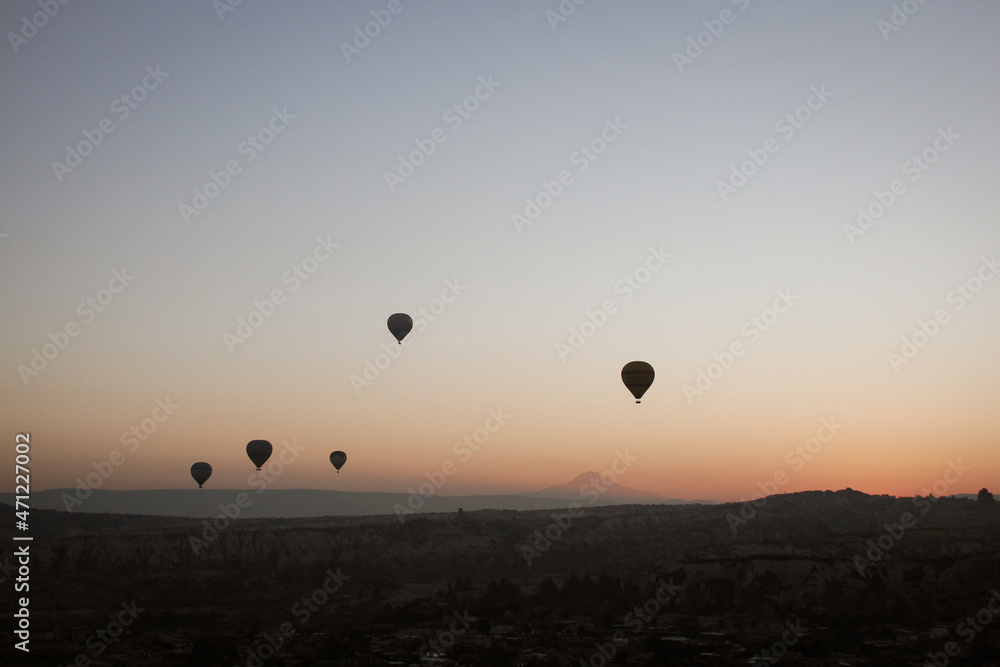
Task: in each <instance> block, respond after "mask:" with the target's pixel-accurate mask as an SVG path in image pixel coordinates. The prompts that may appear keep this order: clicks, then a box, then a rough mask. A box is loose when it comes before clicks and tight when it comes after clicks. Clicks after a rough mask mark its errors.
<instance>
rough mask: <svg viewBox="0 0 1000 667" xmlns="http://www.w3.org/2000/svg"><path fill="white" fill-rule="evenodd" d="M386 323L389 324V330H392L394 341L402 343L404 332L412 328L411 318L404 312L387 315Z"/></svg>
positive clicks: (408, 331)
mask: <svg viewBox="0 0 1000 667" xmlns="http://www.w3.org/2000/svg"><path fill="white" fill-rule="evenodd" d="M386 324H388V325H389V331H391V332H392V335H393V336H395V337H396V342H398V343H399V344H400V345H402V344H403V339H404V338H406V334H408V333H410V329H412V328H413V318H412V317H410V316H409V315H407V314H406V313H394V314H392V315H390V316H389V320H388V321H387V322H386Z"/></svg>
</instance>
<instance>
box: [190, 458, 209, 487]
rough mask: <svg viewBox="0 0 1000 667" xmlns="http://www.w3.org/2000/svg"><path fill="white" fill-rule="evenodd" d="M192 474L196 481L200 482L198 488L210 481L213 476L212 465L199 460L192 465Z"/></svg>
mask: <svg viewBox="0 0 1000 667" xmlns="http://www.w3.org/2000/svg"><path fill="white" fill-rule="evenodd" d="M191 476H192V477H194V481H196V482H198V488H199V489H200V488H201V485H202V484H204V483H205V482H207V481H208V478H209V477H211V476H212V466H210V465H208V464H207V463H205V462H204V461H198V462H197V463H195V464H194V465H193V466H191Z"/></svg>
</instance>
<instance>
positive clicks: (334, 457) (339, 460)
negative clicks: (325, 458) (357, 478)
mask: <svg viewBox="0 0 1000 667" xmlns="http://www.w3.org/2000/svg"><path fill="white" fill-rule="evenodd" d="M330 463H332V464H333V467H334V468H336V469H337V472H340V469H341V468H342V467H343V466H344V464H345V463H347V454H345V453H344V452H333V453H332V454H330Z"/></svg>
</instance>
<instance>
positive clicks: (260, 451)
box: [247, 440, 274, 470]
mask: <svg viewBox="0 0 1000 667" xmlns="http://www.w3.org/2000/svg"><path fill="white" fill-rule="evenodd" d="M273 449H274V448H273V447H271V443H269V442H268V441H267V440H251V441H250V442H248V443H247V456H249V457H250V460H251V461H253V464H254V465H255V466H257V470H260V467H261V466H262V465H264V464H265V463H267V460H268V459H269V458H271V451H272V450H273Z"/></svg>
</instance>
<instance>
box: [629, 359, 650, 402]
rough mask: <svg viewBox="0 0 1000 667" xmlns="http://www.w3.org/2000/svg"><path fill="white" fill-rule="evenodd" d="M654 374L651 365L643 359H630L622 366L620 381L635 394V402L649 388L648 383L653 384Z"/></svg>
mask: <svg viewBox="0 0 1000 667" xmlns="http://www.w3.org/2000/svg"><path fill="white" fill-rule="evenodd" d="M654 375H655V374H654V373H653V367H652V366H650V365H649V364H647V363H646V362H645V361H630V362H628V363H627V364H625V366H624V368H622V382H624V383H625V386H626V387H628V390H629V391H630V392H632V395H633V396H635V402H636V403H638V402H639V399H640V398H642V395H643V394H645V393H646V390H647V389H649V385H651V384H653V376H654Z"/></svg>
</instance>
